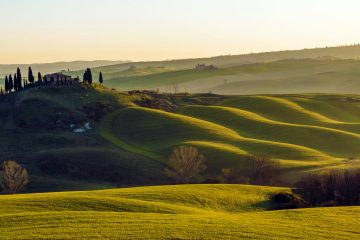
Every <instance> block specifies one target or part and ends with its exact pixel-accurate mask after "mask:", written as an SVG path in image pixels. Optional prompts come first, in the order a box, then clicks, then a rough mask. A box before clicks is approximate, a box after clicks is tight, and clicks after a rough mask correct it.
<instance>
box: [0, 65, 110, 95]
mask: <svg viewBox="0 0 360 240" xmlns="http://www.w3.org/2000/svg"><path fill="white" fill-rule="evenodd" d="M50 82H54V79H50ZM83 82H87V83H88V84H92V82H93V76H92V73H91V69H90V68H87V69H86V71H85V73H84V76H83ZM103 82H104V78H103V74H102V72H100V74H99V83H100V84H102V83H103ZM47 84H48V80H47V79H46V78H43V77H42V75H41V73H40V72H39V73H38V74H37V81H36V80H35V77H34V74H33V71H32V69H31V67H29V70H28V77H27V79H25V78H23V77H22V76H21V71H20V68H17V70H16V73H15V74H13V75H12V74H10V75H7V76H5V88H4V89H3V87H0V95H5V94H8V93H11V92H18V91H21V90H23V89H26V88H30V87H34V86H38V85H47ZM56 84H57V85H64V84H66V83H64V82H63V81H57V82H56Z"/></svg>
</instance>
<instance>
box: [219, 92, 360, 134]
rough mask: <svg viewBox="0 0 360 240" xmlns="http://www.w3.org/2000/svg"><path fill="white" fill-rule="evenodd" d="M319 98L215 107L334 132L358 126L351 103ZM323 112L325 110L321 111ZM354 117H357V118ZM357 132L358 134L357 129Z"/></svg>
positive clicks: (261, 99)
mask: <svg viewBox="0 0 360 240" xmlns="http://www.w3.org/2000/svg"><path fill="white" fill-rule="evenodd" d="M321 96H322V95H316V96H313V95H308V96H307V95H297V96H296V95H290V96H289V97H286V96H281V97H274V96H271V97H270V96H241V97H232V98H229V99H225V100H223V101H221V102H220V103H219V104H218V105H219V106H225V107H233V108H239V109H243V110H247V111H250V112H254V113H257V114H259V115H261V116H263V117H265V118H268V119H271V120H274V121H281V122H288V123H297V124H305V125H306V124H307V125H316V126H332V127H335V128H336V127H339V126H342V127H344V126H347V125H350V126H353V127H358V126H359V123H360V114H359V107H357V106H355V105H353V104H351V103H346V102H339V101H335V100H331V99H330V100H329V99H326V98H325V99H322V98H321ZM336 96H338V95H336ZM317 98H319V99H317ZM274 109H276V111H274ZM323 109H327V110H326V111H322V110H323ZM350 113H351V114H350ZM355 115H358V118H356V117H355ZM344 116H345V117H344ZM339 118H340V120H339ZM354 130H356V129H354ZM357 131H360V130H359V128H358V129H357Z"/></svg>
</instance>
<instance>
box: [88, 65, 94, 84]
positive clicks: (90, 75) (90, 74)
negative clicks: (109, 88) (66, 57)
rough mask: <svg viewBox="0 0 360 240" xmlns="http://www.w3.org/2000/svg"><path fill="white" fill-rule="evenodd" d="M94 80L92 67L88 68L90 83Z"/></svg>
mask: <svg viewBox="0 0 360 240" xmlns="http://www.w3.org/2000/svg"><path fill="white" fill-rule="evenodd" d="M92 80H93V77H92V73H91V69H90V68H88V83H89V84H92Z"/></svg>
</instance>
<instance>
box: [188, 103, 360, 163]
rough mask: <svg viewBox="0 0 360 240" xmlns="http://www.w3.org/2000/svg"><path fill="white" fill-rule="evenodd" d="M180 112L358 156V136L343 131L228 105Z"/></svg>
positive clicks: (272, 137) (253, 135)
mask: <svg viewBox="0 0 360 240" xmlns="http://www.w3.org/2000/svg"><path fill="white" fill-rule="evenodd" d="M182 113H183V114H185V115H189V116H192V117H196V118H199V119H204V120H207V121H210V122H213V123H217V124H219V125H222V126H226V127H228V128H230V129H233V130H236V131H237V132H238V133H239V134H241V135H242V136H246V137H251V138H257V139H264V140H268V141H276V142H286V143H291V144H296V145H300V146H305V147H309V148H313V149H318V150H320V151H322V152H324V153H327V154H329V155H333V156H337V157H342V156H346V155H348V156H355V157H360V150H359V146H360V135H359V134H355V133H351V132H346V131H343V130H337V129H332V128H326V127H319V126H310V125H300V124H290V123H283V122H278V121H273V120H269V119H267V118H264V117H262V116H260V115H258V114H255V113H252V112H249V111H245V110H241V109H236V108H229V107H214V106H213V107H204V106H195V107H186V108H184V109H183V111H182Z"/></svg>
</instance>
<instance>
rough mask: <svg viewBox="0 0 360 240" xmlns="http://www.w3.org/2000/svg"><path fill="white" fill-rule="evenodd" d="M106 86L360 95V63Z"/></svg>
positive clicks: (218, 72)
mask: <svg viewBox="0 0 360 240" xmlns="http://www.w3.org/2000/svg"><path fill="white" fill-rule="evenodd" d="M104 75H105V85H106V86H108V87H112V88H117V89H119V90H133V89H152V90H155V89H159V90H160V91H161V92H174V91H175V88H176V89H177V91H178V92H184V91H186V92H190V93H207V92H212V93H217V94H226V95H227V94H231V95H239V94H287V93H341V94H344V93H351V94H357V93H360V61H358V60H329V59H298V60H296V59H287V60H281V61H276V62H269V63H253V64H245V65H241V66H236V67H223V68H218V69H213V70H197V69H194V68H193V69H186V70H176V71H168V72H158V73H153V74H147V75H135V76H124V75H121V76H120V75H118V77H117V78H115V77H114V75H112V74H107V73H106V72H105V74H104Z"/></svg>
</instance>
